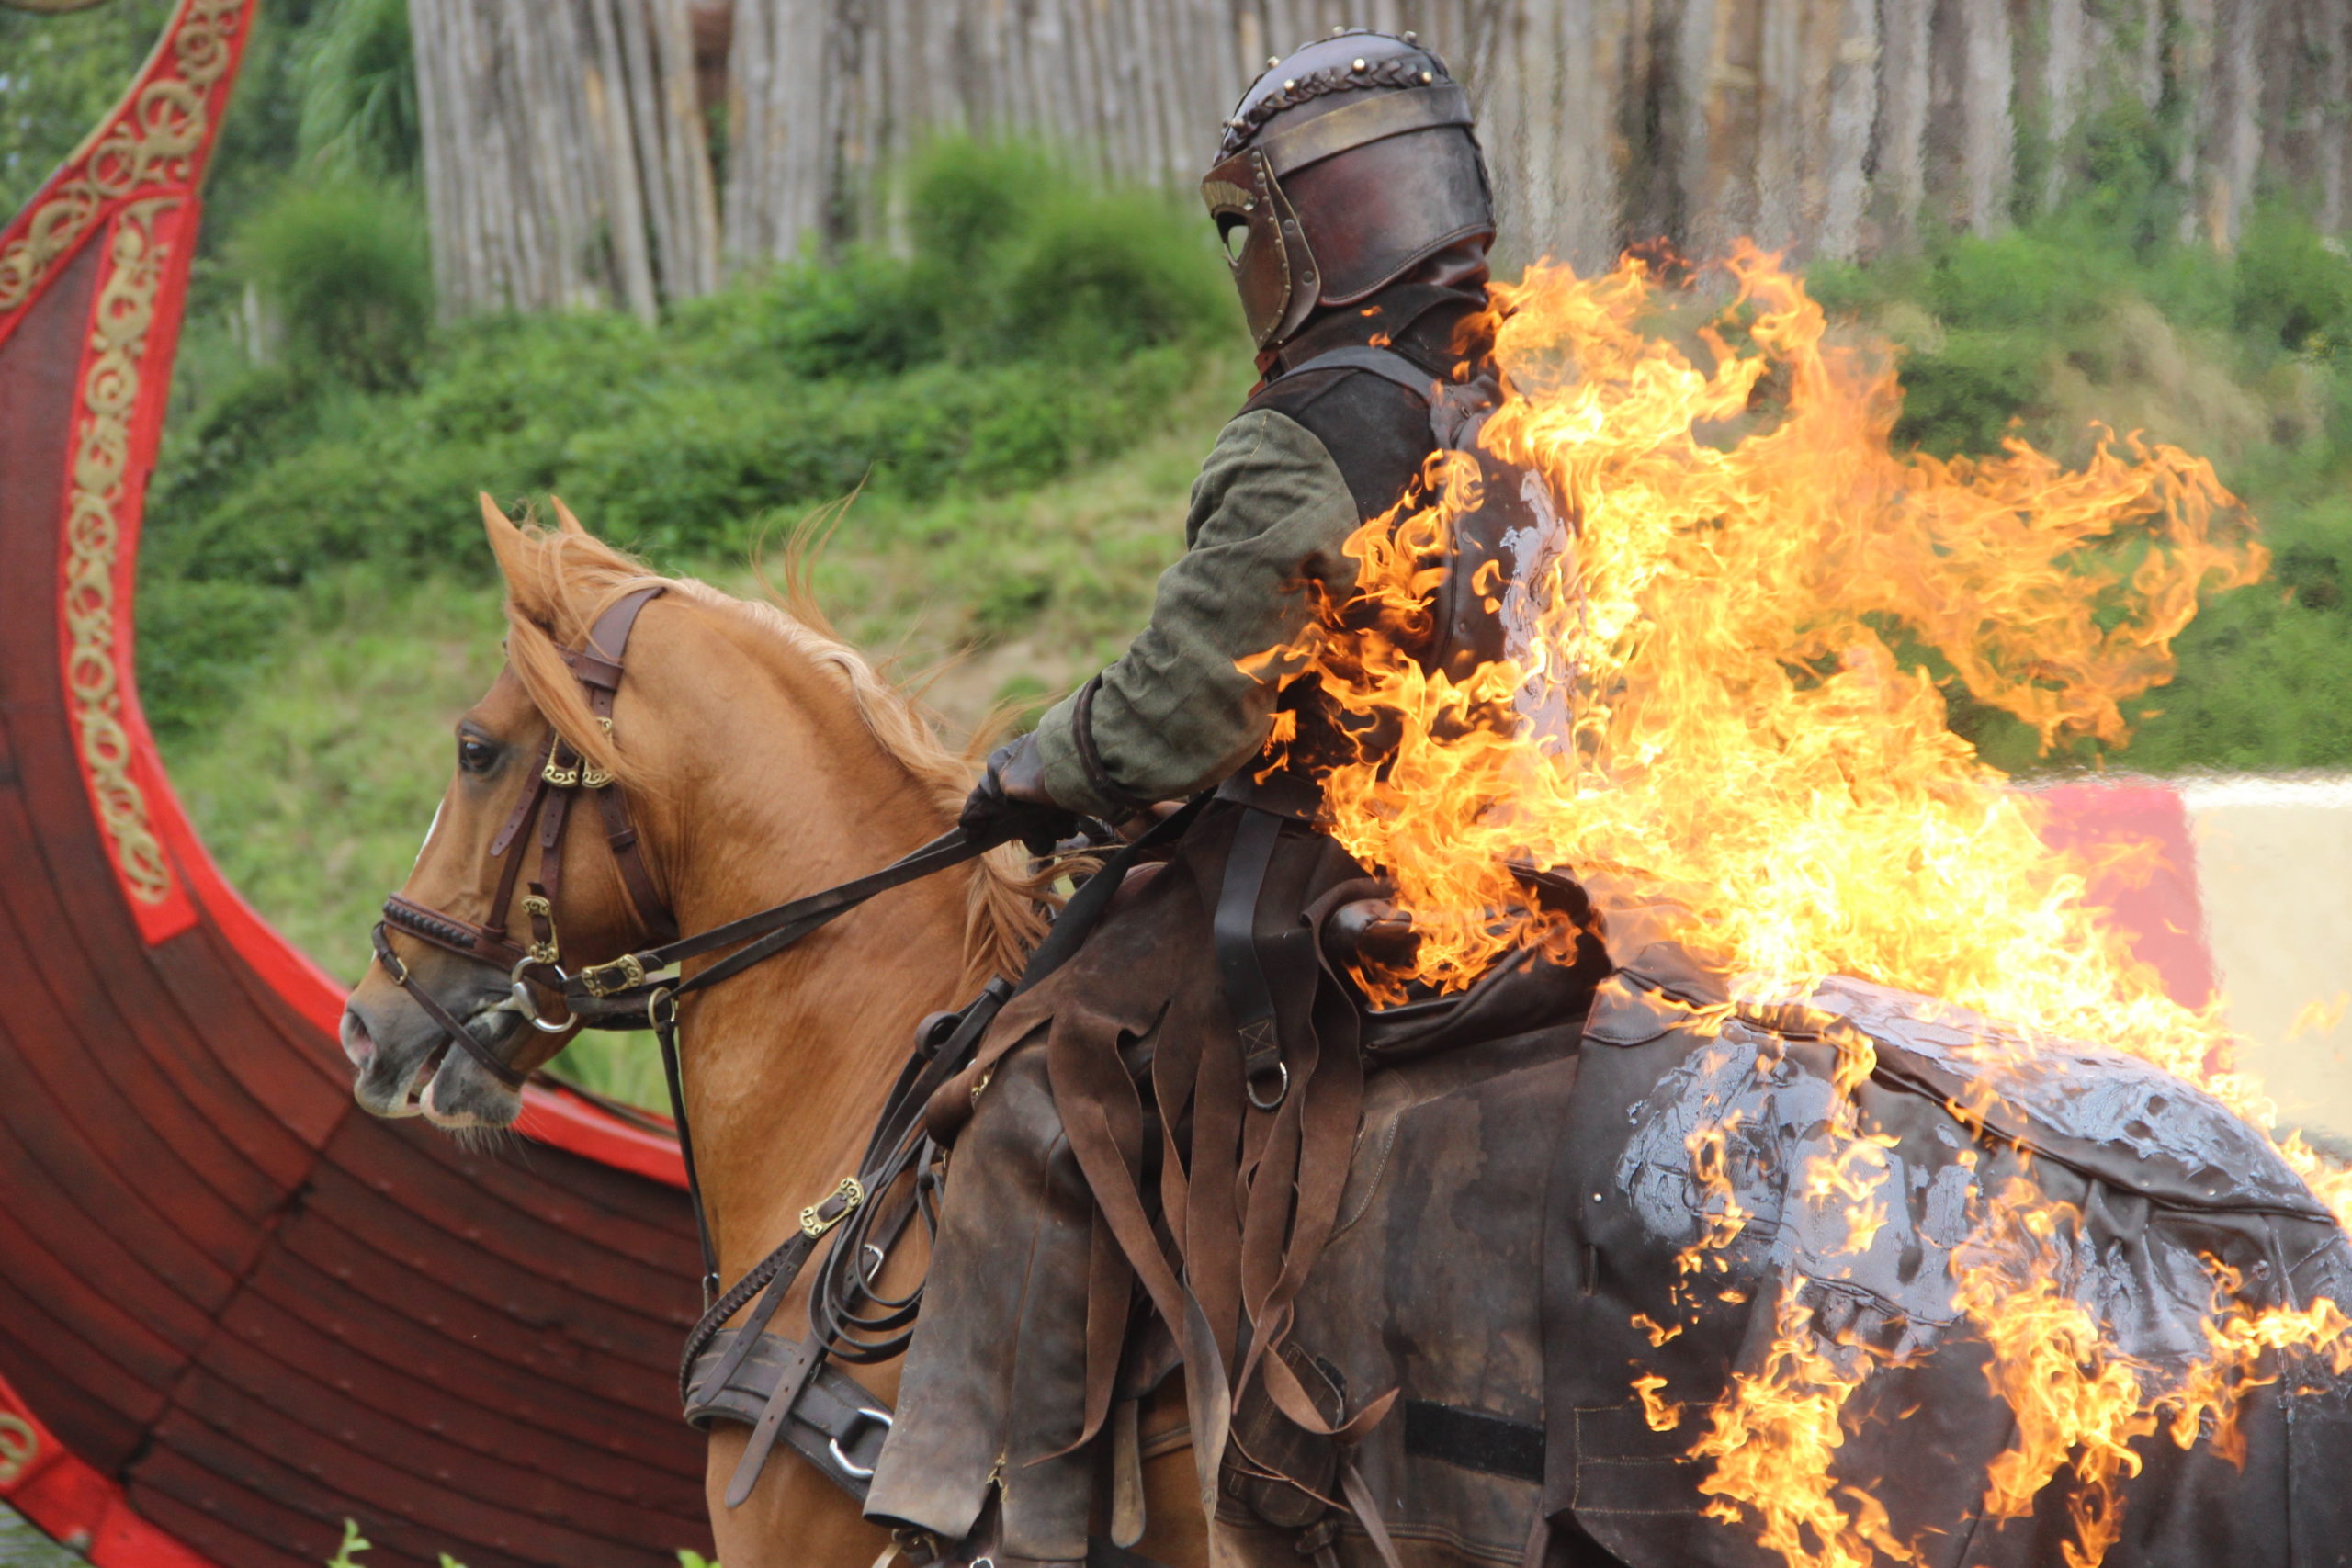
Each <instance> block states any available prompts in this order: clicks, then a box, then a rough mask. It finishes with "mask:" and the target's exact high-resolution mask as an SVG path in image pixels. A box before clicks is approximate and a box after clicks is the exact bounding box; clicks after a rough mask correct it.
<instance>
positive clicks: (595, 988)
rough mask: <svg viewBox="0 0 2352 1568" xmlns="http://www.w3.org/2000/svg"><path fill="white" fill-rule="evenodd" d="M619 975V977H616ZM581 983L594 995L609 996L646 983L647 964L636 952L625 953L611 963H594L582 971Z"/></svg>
mask: <svg viewBox="0 0 2352 1568" xmlns="http://www.w3.org/2000/svg"><path fill="white" fill-rule="evenodd" d="M615 976H618V978H617V979H616V978H615ZM580 983H581V984H582V985H583V986H585V987H588V994H589V995H590V996H592V997H609V996H612V995H613V994H615V993H616V992H619V991H626V990H628V988H629V987H631V986H641V985H643V984H644V983H645V964H644V962H643V961H642V960H641V959H639V957H638V955H637V954H636V953H622V954H621V955H620V956H619V957H618V958H616V959H614V960H613V961H612V962H611V963H610V964H590V965H589V966H588V967H587V968H585V969H582V971H581V972H580Z"/></svg>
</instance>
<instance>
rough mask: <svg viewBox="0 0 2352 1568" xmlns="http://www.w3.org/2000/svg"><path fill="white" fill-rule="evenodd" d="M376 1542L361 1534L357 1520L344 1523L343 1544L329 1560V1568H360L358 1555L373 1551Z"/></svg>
mask: <svg viewBox="0 0 2352 1568" xmlns="http://www.w3.org/2000/svg"><path fill="white" fill-rule="evenodd" d="M375 1544H376V1543H375V1542H373V1541H371V1540H368V1538H367V1537H366V1536H364V1535H361V1534H360V1533H359V1521H358V1520H357V1519H345V1520H344V1521H343V1544H342V1545H341V1546H340V1547H338V1548H336V1549H335V1554H334V1556H333V1557H330V1558H328V1559H327V1568H360V1565H359V1562H358V1554H359V1553H360V1552H363V1551H371V1550H373V1548H374V1546H375Z"/></svg>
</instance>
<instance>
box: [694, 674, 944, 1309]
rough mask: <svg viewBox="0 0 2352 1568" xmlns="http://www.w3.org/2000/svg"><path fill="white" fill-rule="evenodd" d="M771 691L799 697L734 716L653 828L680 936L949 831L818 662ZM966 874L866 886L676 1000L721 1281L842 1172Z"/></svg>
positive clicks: (939, 988)
mask: <svg viewBox="0 0 2352 1568" xmlns="http://www.w3.org/2000/svg"><path fill="white" fill-rule="evenodd" d="M811 681H815V682H818V689H817V690H815V691H814V692H813V693H812V692H811V691H810V689H809V682H811ZM780 684H781V685H782V686H783V687H784V688H785V689H786V691H787V692H790V691H791V690H792V689H793V688H796V687H797V688H798V689H799V700H792V701H788V702H787V703H786V708H785V711H781V712H778V713H775V714H774V715H764V714H757V713H754V714H753V715H752V716H751V717H750V719H749V721H748V722H744V723H741V724H739V725H738V726H737V728H736V729H735V732H734V735H733V737H732V738H731V739H733V741H734V742H735V743H734V744H731V745H730V746H729V749H728V750H727V751H726V753H725V755H726V758H727V761H726V765H725V766H724V767H722V768H718V769H715V770H713V772H712V774H711V776H710V778H709V779H708V780H707V783H706V784H705V785H704V786H703V787H701V788H697V789H695V790H691V791H689V792H686V793H684V794H682V795H680V796H679V798H678V799H677V800H676V801H675V803H674V804H673V807H672V810H671V811H670V813H669V815H670V816H671V818H673V821H672V823H671V824H670V831H669V832H668V833H666V834H665V837H670V838H672V840H673V843H679V844H682V845H683V846H684V852H683V853H679V854H675V855H673V856H668V857H665V860H667V861H668V862H669V865H668V869H669V871H670V879H671V896H672V902H673V907H674V908H675V912H676V914H677V917H678V920H679V928H680V930H682V931H688V932H692V931H706V930H708V929H710V928H711V927H713V926H716V925H719V924H721V923H723V922H725V921H727V920H729V919H735V918H737V917H739V916H741V915H745V914H749V913H752V911H754V910H756V909H761V908H766V907H768V906H770V905H773V904H776V903H780V902H783V901H784V900H786V899H789V898H795V897H803V896H805V895H807V894H809V893H813V892H816V891H818V890H820V889H821V888H824V887H829V886H834V885H836V884H838V883H842V882H846V881H848V880H850V879H852V878H854V877H856V876H859V875H862V874H865V873H866V872H869V871H873V870H876V869H878V868H879V867H881V866H883V865H885V864H888V863H889V862H891V861H893V860H895V859H897V858H899V856H900V855H903V854H905V853H906V852H909V851H910V850H912V849H914V848H916V847H917V846H918V845H920V844H922V843H923V842H924V841H926V840H930V839H932V838H933V837H935V836H936V835H938V834H939V833H941V832H943V831H944V830H945V829H947V828H948V827H949V826H950V825H951V821H950V818H949V817H948V815H947V813H946V812H945V811H944V809H942V808H941V807H940V806H939V805H938V804H937V802H936V800H935V799H934V798H933V796H932V795H931V792H930V791H929V790H928V789H927V788H926V787H924V786H923V785H922V784H921V783H920V782H919V781H917V780H915V779H914V778H913V777H912V776H911V775H910V773H908V771H907V770H906V768H905V767H904V766H903V765H902V764H900V763H899V762H898V761H896V760H894V759H892V758H890V757H889V756H888V754H887V753H886V752H885V751H884V750H883V749H882V748H881V747H880V745H879V744H878V743H877V742H876V740H875V739H874V737H873V735H872V734H871V732H870V731H869V730H868V729H867V728H865V724H864V722H863V720H862V719H860V718H859V717H858V716H857V715H856V713H855V710H854V707H852V706H851V705H849V704H848V703H847V702H846V700H845V699H844V700H841V701H829V700H826V699H827V698H829V697H835V696H838V694H837V693H831V692H828V691H825V690H824V689H822V677H821V676H820V674H819V673H818V672H816V671H803V672H801V674H800V675H799V676H796V677H794V678H789V679H786V680H784V681H783V682H780ZM812 698H813V700H811V699H812ZM785 781H788V782H785ZM975 874H978V872H977V870H976V869H975V868H971V867H959V868H956V869H955V870H952V871H949V872H946V873H944V874H939V875H935V876H933V877H929V878H926V879H924V880H922V881H919V882H916V883H912V884H910V885H908V886H903V887H899V888H895V889H893V890H891V891H889V892H887V893H884V894H882V895H880V896H879V897H876V899H874V900H873V901H872V902H871V903H868V904H866V905H865V906H864V907H862V908H858V909H856V910H854V911H853V912H852V913H851V914H849V915H846V916H844V917H842V918H841V919H838V920H835V921H834V922H833V923H831V925H828V926H826V927H824V928H823V929H821V930H820V931H818V932H816V933H815V934H813V935H811V936H809V937H808V938H805V939H804V940H803V941H801V942H798V943H797V944H796V945H795V946H793V947H792V948H789V949H787V950H786V952H784V953H781V954H779V955H778V956H776V957H775V958H771V959H769V960H767V961H766V962H764V963H763V964H755V965H753V966H752V968H750V969H748V970H745V971H743V972H742V973H741V974H739V975H737V976H734V977H733V978H731V979H729V980H727V981H725V982H723V983H722V984H720V985H718V986H715V987H711V988H710V989H709V990H707V991H702V992H697V993H695V994H693V995H691V996H690V997H689V998H687V999H686V1001H685V1003H684V1007H683V1008H682V1010H681V1019H680V1050H681V1060H682V1063H683V1075H684V1089H685V1100H686V1111H687V1115H688V1117H689V1118H690V1120H691V1122H692V1125H693V1131H694V1138H695V1164H696V1168H697V1174H698V1175H699V1177H700V1179H701V1182H702V1187H703V1195H704V1202H705V1204H706V1205H707V1210H708V1212H709V1214H710V1218H711V1224H712V1228H713V1233H714V1235H715V1237H716V1239H717V1242H718V1254H719V1266H720V1270H721V1272H722V1274H724V1275H725V1276H726V1278H727V1279H728V1280H730V1281H731V1280H734V1279H735V1278H736V1277H738V1276H739V1275H740V1274H741V1272H742V1271H743V1270H744V1269H747V1268H749V1267H750V1266H751V1264H752V1263H753V1262H754V1261H756V1260H757V1259H758V1258H760V1257H762V1256H763V1255H764V1254H765V1253H766V1252H767V1251H768V1250H769V1249H771V1248H772V1247H775V1246H776V1245H777V1244H778V1243H780V1242H781V1241H783V1240H784V1239H785V1238H786V1236H787V1235H790V1234H791V1233H792V1231H793V1230H795V1229H796V1228H797V1225H798V1224H799V1213H800V1210H801V1208H802V1207H803V1206H805V1205H807V1204H809V1203H813V1202H815V1201H817V1200H819V1199H820V1198H821V1197H823V1196H824V1195H825V1194H826V1193H827V1192H830V1191H831V1190H832V1189H833V1188H834V1187H835V1186H836V1185H837V1184H838V1183H839V1182H840V1180H841V1179H842V1177H844V1176H848V1175H852V1174H854V1172H855V1170H856V1168H857V1160H858V1156H859V1155H860V1154H861V1153H862V1152H863V1150H864V1147H865V1139H866V1136H867V1134H869V1133H870V1132H871V1130H872V1128H873V1126H874V1122H875V1120H876V1117H877V1116H878V1115H879V1113H880V1111H881V1109H882V1102H883V1100H884V1098H885V1097H886V1095H887V1094H888V1089H889V1086H890V1084H891V1082H892V1080H893V1079H894V1078H895V1077H896V1076H897V1074H898V1071H899V1066H901V1065H902V1064H903V1062H904V1061H905V1058H906V1053H907V1051H908V1049H909V1047H910V1045H911V1044H912V1043H913V1040H914V1032H915V1029H916V1026H917V1024H918V1023H919V1022H920V1021H922V1017H923V1016H924V1015H925V1014H927V1013H930V1012H933V1011H936V1010H940V1009H943V1008H947V1007H951V1006H955V1005H956V1004H957V1002H958V1001H959V999H961V998H958V996H957V992H958V990H959V988H960V987H962V986H963V984H964V983H965V977H966V972H967V964H966V959H965V954H966V951H967V941H966V936H967V918H968V917H967V910H968V909H969V907H970V905H969V900H970V896H971V893H972V886H971V878H972V876H973V875H975Z"/></svg>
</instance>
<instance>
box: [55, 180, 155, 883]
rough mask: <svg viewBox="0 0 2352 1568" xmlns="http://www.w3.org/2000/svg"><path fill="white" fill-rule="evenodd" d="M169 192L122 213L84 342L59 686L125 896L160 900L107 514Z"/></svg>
mask: <svg viewBox="0 0 2352 1568" xmlns="http://www.w3.org/2000/svg"><path fill="white" fill-rule="evenodd" d="M170 204H171V202H170V198H168V197H165V198H158V199H155V200H151V201H143V202H136V203H133V204H132V205H131V206H130V207H128V208H126V209H124V210H123V213H122V218H121V221H120V222H119V225H118V226H117V228H116V230H115V233H114V240H113V243H112V245H111V247H110V250H109V254H108V257H107V259H108V261H109V262H111V263H112V265H113V271H112V272H111V273H110V274H109V275H108V276H107V281H106V284H105V287H104V288H101V289H100V290H99V294H98V300H97V309H96V319H95V321H94V322H93V328H92V343H91V346H92V348H94V349H95V350H96V354H95V355H94V356H93V357H92V359H91V362H90V368H89V373H88V374H87V375H86V376H85V378H84V379H83V383H82V411H83V416H84V421H85V423H83V425H82V429H81V434H80V439H79V440H78V441H77V442H76V443H75V446H74V468H73V474H74V485H73V491H72V493H71V495H70V496H69V497H68V499H67V502H66V505H67V513H66V525H65V550H66V559H65V603H64V614H65V629H66V634H67V636H68V637H69V638H70V639H71V646H70V648H69V649H68V651H67V654H66V660H65V690H66V695H67V698H68V699H69V701H70V703H71V705H72V713H73V717H74V737H75V739H77V740H78V741H79V743H80V746H81V751H82V761H83V764H84V766H85V767H87V768H88V769H89V771H90V784H91V790H92V793H93V794H94V795H95V796H96V801H97V812H98V821H99V825H100V826H101V827H102V828H103V829H105V830H106V835H107V841H108V845H109V847H110V848H111V849H112V850H113V852H114V860H115V864H116V866H117V868H118V869H119V870H120V871H121V873H122V876H123V880H124V882H125V883H126V885H127V886H129V888H130V895H131V897H134V898H137V899H139V900H140V901H141V902H142V903H147V904H160V903H162V902H163V901H164V899H165V898H166V897H170V895H171V891H172V872H171V866H170V863H168V862H167V861H166V860H165V859H164V847H163V845H162V844H161V843H160V842H158V841H157V840H156V838H155V835H154V832H153V829H151V828H150V827H149V825H148V819H147V798H146V796H145V795H144V794H142V793H141V790H140V788H139V785H138V784H136V783H135V782H134V781H133V780H132V779H131V777H130V757H131V745H130V733H129V731H128V730H127V729H126V728H124V726H123V722H122V692H121V686H120V682H119V680H118V679H117V676H116V669H117V664H116V659H117V654H118V649H117V645H116V639H115V624H114V590H115V567H116V565H117V562H118V559H119V556H120V553H121V552H120V545H121V523H120V519H119V515H118V514H117V513H116V510H115V509H116V507H117V506H118V505H119V504H120V502H121V501H122V499H123V496H122V490H123V481H124V478H125V476H126V474H127V473H128V471H129V468H130V417H131V413H132V412H133V410H135V409H136V408H137V406H138V402H139V387H140V363H139V362H140V356H141V354H142V353H143V352H144V351H145V349H146V346H147V332H148V328H149V327H150V326H151V325H152V324H153V321H154V319H155V294H156V290H157V288H158V287H159V286H160V284H161V281H162V278H163V252H162V247H160V246H159V245H157V244H156V243H155V238H154V223H155V220H156V219H157V218H158V217H159V216H160V215H161V213H162V212H163V211H164V209H166V208H168V207H169V206H170Z"/></svg>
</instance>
